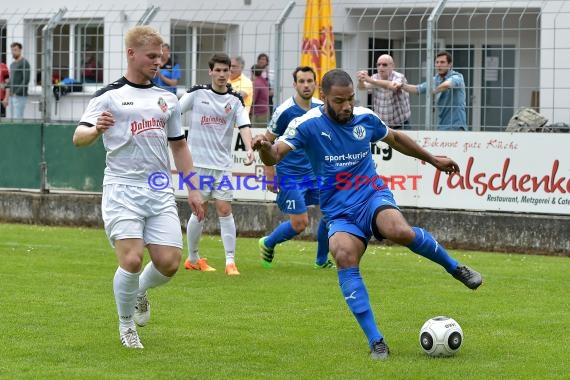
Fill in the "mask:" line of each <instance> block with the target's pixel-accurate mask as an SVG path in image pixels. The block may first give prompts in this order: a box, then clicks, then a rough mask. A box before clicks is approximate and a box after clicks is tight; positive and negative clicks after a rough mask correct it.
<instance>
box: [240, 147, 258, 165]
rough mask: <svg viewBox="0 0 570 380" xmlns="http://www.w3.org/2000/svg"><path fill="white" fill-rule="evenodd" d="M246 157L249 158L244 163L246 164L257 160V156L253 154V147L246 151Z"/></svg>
mask: <svg viewBox="0 0 570 380" xmlns="http://www.w3.org/2000/svg"><path fill="white" fill-rule="evenodd" d="M246 157H247V159H246V160H245V161H244V163H243V164H244V165H245V166H249V165H251V164H253V161H255V156H254V155H253V149H249V150H248V151H247V153H246Z"/></svg>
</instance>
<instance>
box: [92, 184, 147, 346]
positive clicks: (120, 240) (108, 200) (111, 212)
mask: <svg viewBox="0 0 570 380" xmlns="http://www.w3.org/2000/svg"><path fill="white" fill-rule="evenodd" d="M138 190H140V189H138V188H135V187H133V186H125V185H117V184H112V185H105V186H103V196H102V202H101V213H102V216H103V222H104V224H105V232H106V234H107V238H108V239H109V242H110V243H111V245H112V246H113V248H114V249H115V254H116V256H117V262H118V265H119V266H118V268H117V270H116V271H115V275H114V277H113V293H114V297H115V303H116V305H117V313H118V318H119V334H120V339H121V343H122V344H123V345H124V346H126V347H129V348H143V346H142V344H141V342H140V340H139V337H138V334H137V331H136V327H135V322H134V320H133V314H134V309H135V303H136V296H137V291H138V288H139V275H140V271H141V267H142V262H143V252H144V241H143V230H144V217H143V211H142V210H140V208H139V203H140V202H139V201H140V198H141V195H140V194H139V193H138Z"/></svg>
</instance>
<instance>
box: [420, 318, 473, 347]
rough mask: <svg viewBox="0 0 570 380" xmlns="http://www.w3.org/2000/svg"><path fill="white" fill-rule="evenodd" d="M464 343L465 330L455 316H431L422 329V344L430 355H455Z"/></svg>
mask: <svg viewBox="0 0 570 380" xmlns="http://www.w3.org/2000/svg"><path fill="white" fill-rule="evenodd" d="M462 343H463V330H461V326H459V323H457V321H456V320H454V319H453V318H449V317H444V316H439V317H434V318H430V319H428V320H427V321H426V323H424V325H423V326H422V328H421V329H420V346H421V347H422V350H424V352H425V353H426V354H428V355H429V356H451V355H454V354H455V353H456V352H457V351H459V349H460V348H461V344H462Z"/></svg>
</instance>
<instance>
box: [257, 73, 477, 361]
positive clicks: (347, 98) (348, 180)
mask: <svg viewBox="0 0 570 380" xmlns="http://www.w3.org/2000/svg"><path fill="white" fill-rule="evenodd" d="M321 86H322V91H321V93H322V94H323V101H324V105H323V106H321V107H317V108H313V109H311V110H309V111H308V112H307V113H306V114H305V115H303V116H301V117H299V118H297V119H294V120H293V121H292V122H291V123H290V124H289V127H288V129H287V131H286V132H285V133H284V134H283V136H282V137H281V138H279V139H278V140H277V142H276V143H275V144H271V143H270V142H269V141H268V140H267V139H266V137H265V136H263V135H259V136H256V137H255V138H254V139H253V144H252V145H253V146H252V147H253V149H255V150H257V151H259V156H260V157H261V160H262V161H263V162H264V163H265V164H266V165H275V164H276V163H277V162H279V161H280V160H281V159H283V157H285V155H286V154H287V153H289V152H290V151H292V150H295V149H304V151H305V153H306V154H307V156H308V158H309V161H310V162H311V166H312V167H313V170H314V172H315V174H316V175H317V177H319V178H322V179H324V180H325V181H326V183H327V186H326V187H324V188H323V189H321V192H320V205H321V210H322V212H323V213H324V215H325V216H326V218H327V220H328V222H329V226H328V227H329V233H328V236H329V245H330V251H331V253H332V255H333V257H334V259H335V261H336V265H337V268H338V280H339V285H340V289H341V291H342V294H343V295H344V299H345V301H346V303H347V305H348V307H349V309H350V311H351V312H352V313H353V314H354V316H355V318H356V320H357V321H358V323H359V325H360V327H361V328H362V330H363V331H364V334H365V335H366V337H367V338H368V344H369V347H370V355H371V358H373V359H385V358H387V357H388V355H389V349H388V346H387V344H386V342H385V341H384V337H383V335H382V333H381V332H380V330H379V329H378V327H377V326H376V321H375V318H374V314H373V313H372V308H371V306H370V301H369V298H368V292H367V290H366V287H365V285H364V281H363V280H362V277H361V276H360V270H359V264H360V260H361V258H362V255H363V254H364V251H365V250H366V246H367V244H368V241H369V240H370V238H371V237H372V235H374V236H375V237H376V238H377V239H379V240H381V239H389V240H391V241H393V242H395V243H398V244H401V245H403V246H406V247H408V248H409V249H410V250H411V251H413V252H415V253H417V254H419V255H421V256H423V257H426V258H427V259H429V260H431V261H433V262H435V263H437V264H439V265H441V266H442V267H443V268H445V270H446V271H447V272H448V273H450V274H451V275H452V276H453V277H454V278H456V279H457V280H459V281H461V282H462V283H463V284H464V285H465V286H467V287H468V288H470V289H476V288H478V287H479V285H481V283H482V282H483V280H482V277H481V275H480V274H479V273H478V272H476V271H474V270H473V269H471V268H469V267H467V266H465V265H460V264H459V263H458V262H457V261H456V260H455V259H454V258H452V257H451V256H450V255H449V254H448V253H447V251H446V250H445V249H444V248H443V247H442V246H441V245H439V244H438V243H437V241H436V240H435V239H434V238H433V237H432V236H431V235H430V234H429V233H428V232H427V231H426V230H424V229H422V228H420V227H410V225H408V223H407V222H406V220H405V218H404V216H403V215H402V213H401V212H400V210H399V209H398V206H397V205H396V202H395V201H394V198H393V196H392V193H391V192H390V190H389V189H387V188H386V186H385V184H384V182H383V181H382V179H381V178H380V176H379V175H378V174H377V173H376V169H375V167H374V162H373V160H372V156H371V152H370V143H371V142H376V141H379V140H382V141H384V142H385V143H387V144H388V145H390V146H391V147H392V148H394V149H396V150H397V151H399V152H401V153H403V154H405V155H408V156H411V157H415V158H418V159H420V160H424V161H426V162H428V163H430V164H431V165H433V166H434V167H436V168H437V169H438V170H441V171H443V172H445V173H448V174H450V173H457V172H459V167H458V165H457V163H455V161H453V160H452V159H450V158H442V157H435V156H433V155H432V154H430V153H429V152H427V151H426V150H425V149H423V148H421V147H420V146H419V145H417V144H416V143H415V142H414V141H413V140H412V139H411V138H410V137H408V136H407V135H406V134H405V133H403V132H400V131H396V130H392V129H389V128H388V127H386V125H385V124H384V123H383V122H382V120H380V118H378V116H376V114H374V113H373V112H372V111H370V110H369V109H367V108H364V107H355V106H354V86H353V83H352V79H351V78H350V76H349V75H348V74H347V73H346V72H345V71H343V70H340V69H335V70H331V71H329V72H327V73H326V74H325V76H324V77H323V80H322V85H321Z"/></svg>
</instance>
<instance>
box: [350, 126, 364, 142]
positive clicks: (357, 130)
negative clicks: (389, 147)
mask: <svg viewBox="0 0 570 380" xmlns="http://www.w3.org/2000/svg"><path fill="white" fill-rule="evenodd" d="M352 135H353V136H354V138H355V139H357V140H362V139H363V138H365V137H366V129H364V127H363V126H362V125H357V126H355V127H354V129H353V130H352Z"/></svg>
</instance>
